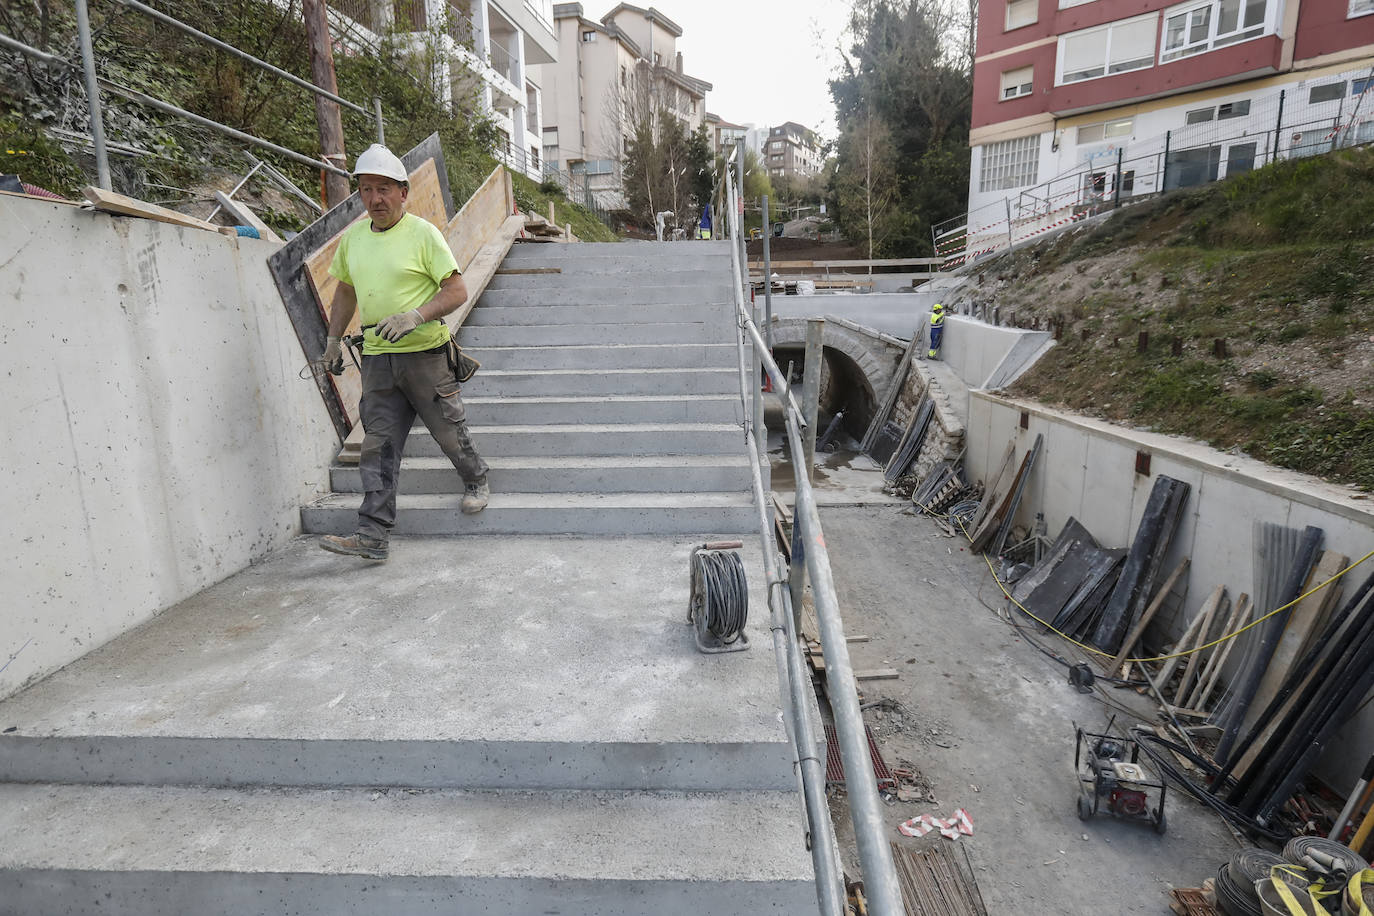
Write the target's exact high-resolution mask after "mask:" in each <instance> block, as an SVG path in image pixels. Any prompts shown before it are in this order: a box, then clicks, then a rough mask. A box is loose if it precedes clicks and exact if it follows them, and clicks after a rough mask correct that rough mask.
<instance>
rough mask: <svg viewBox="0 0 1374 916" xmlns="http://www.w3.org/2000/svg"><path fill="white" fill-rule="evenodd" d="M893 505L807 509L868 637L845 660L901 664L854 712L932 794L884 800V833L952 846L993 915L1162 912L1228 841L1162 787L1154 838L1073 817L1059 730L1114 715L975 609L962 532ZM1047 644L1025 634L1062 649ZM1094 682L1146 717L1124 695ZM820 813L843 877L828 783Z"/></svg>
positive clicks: (971, 564)
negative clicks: (908, 829) (826, 819)
mask: <svg viewBox="0 0 1374 916" xmlns="http://www.w3.org/2000/svg"><path fill="white" fill-rule="evenodd" d="M789 496H790V494H789ZM903 513H904V510H903V509H901V508H898V507H893V506H879V507H872V506H870V507H851V508H841V507H823V508H822V509H821V524H822V527H823V528H824V530H825V536H826V543H827V545H828V546H829V550H830V557H831V565H832V568H833V570H834V574H835V583H836V589H837V591H838V593H839V599H840V605H841V608H842V611H843V614H844V626H845V632H846V633H847V634H848V635H850V636H855V635H865V636H868V637H870V641H868V642H864V643H854V644H852V645H851V646H850V656H851V658H852V660H853V663H854V667H855V669H857V670H862V669H866V668H878V667H894V668H897V669H899V670H900V672H901V675H900V677H899V678H898V679H896V680H883V681H865V682H864V686H863V697H862V699H863V701H864V702H865V703H868V702H872V701H877V700H883V699H887V700H891V701H894V702H895V707H894V708H890V709H882V708H877V707H875V708H871V709H869V710H867V711H866V712H865V716H866V720H867V722H868V724H869V727H870V729H871V730H872V732H873V734H874V737H875V739H876V740H877V742H878V745H879V748H880V750H881V752H882V754H883V757H884V759H885V760H886V762H887V763H888V765H889V766H897V765H898V764H904V765H911V766H913V767H914V768H915V769H916V770H917V771H918V772H919V773H920V775H921V778H922V779H923V781H924V783H925V784H926V785H928V786H929V788H930V791H931V793H932V794H933V796H934V798H935V801H929V800H926V801H923V802H897V803H894V804H891V805H890V806H888V807H887V808H886V809H885V814H886V821H887V823H888V825H889V828H890V833H889V838H890V839H891V840H893V841H895V842H899V843H901V844H903V845H911V846H921V845H925V844H930V843H950V842H958V843H961V844H966V846H967V850H968V852H969V855H970V857H971V859H972V862H973V865H974V867H975V869H976V873H977V877H978V883H979V887H980V889H981V891H982V895H983V898H984V900H985V901H986V903H987V907H988V912H989V913H992V914H994V916H995V914H1001V913H1023V912H1047V913H1048V912H1053V913H1074V914H1078V913H1094V914H1098V913H1100V914H1127V913H1149V914H1156V913H1157V914H1166V913H1168V912H1169V905H1168V904H1169V900H1168V891H1169V889H1170V888H1171V887H1196V886H1198V885H1200V884H1201V883H1202V881H1203V880H1204V879H1206V878H1208V877H1210V876H1214V875H1215V874H1216V869H1217V866H1218V865H1219V864H1220V863H1221V862H1222V861H1224V860H1225V859H1226V858H1227V857H1229V856H1230V854H1231V853H1232V852H1233V851H1234V850H1235V849H1236V848H1237V844H1236V842H1235V841H1234V840H1233V839H1232V836H1231V834H1230V832H1229V830H1228V829H1227V827H1226V826H1225V825H1224V824H1223V823H1222V822H1221V821H1220V820H1219V819H1218V818H1216V817H1214V816H1213V815H1212V814H1211V813H1210V812H1209V811H1207V810H1206V809H1204V808H1202V807H1201V806H1200V805H1198V804H1197V803H1196V802H1194V801H1193V800H1192V799H1191V798H1189V797H1187V796H1186V795H1185V794H1184V793H1183V792H1181V791H1175V790H1174V789H1173V788H1170V790H1169V793H1168V797H1167V820H1168V825H1169V828H1168V833H1167V835H1165V836H1163V837H1160V836H1157V835H1156V834H1155V833H1154V832H1153V831H1152V830H1151V828H1150V827H1149V826H1148V825H1146V824H1141V823H1129V822H1125V821H1117V820H1112V819H1110V818H1095V819H1093V820H1090V821H1087V822H1083V821H1080V820H1079V819H1078V817H1077V815H1076V812H1075V799H1076V797H1077V786H1076V782H1075V777H1074V771H1073V753H1074V725H1075V723H1077V724H1079V725H1082V726H1083V727H1085V728H1089V729H1090V730H1097V731H1100V730H1102V727H1103V726H1105V725H1106V724H1107V720H1108V718H1109V717H1110V716H1111V715H1112V714H1113V713H1114V712H1118V711H1117V710H1113V709H1111V708H1108V707H1107V706H1104V705H1103V704H1102V703H1100V702H1098V700H1097V697H1098V694H1091V695H1086V696H1085V695H1080V694H1078V693H1077V692H1075V691H1074V689H1073V688H1071V687H1069V685H1068V684H1067V673H1066V670H1065V668H1064V667H1063V666H1061V665H1059V664H1057V663H1056V662H1054V661H1052V660H1051V659H1049V658H1047V657H1045V656H1044V655H1043V654H1041V653H1040V652H1039V651H1038V650H1037V649H1035V648H1034V647H1032V646H1031V645H1030V644H1029V643H1027V642H1026V641H1025V640H1024V639H1023V638H1021V636H1020V635H1019V634H1018V631H1017V630H1016V629H1014V628H1013V627H1012V626H1011V625H1010V624H1009V623H1008V622H1007V621H1005V620H1004V619H1002V618H1000V617H999V616H998V615H997V614H996V613H994V611H992V610H990V609H989V608H988V607H986V606H985V605H984V603H983V602H984V601H985V602H986V603H987V604H989V605H992V606H994V607H997V606H1000V603H1001V602H999V601H998V600H997V599H999V598H1000V597H1001V593H1000V592H999V591H998V588H997V585H996V584H995V583H994V582H993V580H992V578H991V575H990V573H989V571H988V568H987V566H986V565H985V564H984V562H983V560H982V558H981V557H978V556H976V555H972V554H971V553H970V552H969V550H968V544H967V542H965V541H963V539H961V538H948V537H945V536H943V535H942V534H941V533H940V532H939V531H938V529H937V528H936V526H935V525H934V524H933V523H932V522H931V521H930V520H929V519H925V518H922V517H917V516H912V515H906V514H903ZM1034 635H1036V638H1037V639H1040V637H1039V636H1038V634H1034ZM1053 639H1054V638H1053V637H1049V638H1044V639H1040V641H1041V642H1042V643H1044V644H1045V645H1047V646H1049V647H1050V648H1053V649H1055V650H1056V651H1060V652H1061V653H1062V652H1063V651H1064V650H1063V646H1062V644H1060V643H1058V642H1056V641H1053ZM1075 660H1076V659H1075ZM1105 692H1106V694H1107V695H1108V696H1110V697H1111V699H1113V700H1115V701H1118V702H1121V703H1127V704H1130V705H1133V706H1135V707H1138V708H1139V709H1140V711H1141V712H1142V713H1144V714H1146V715H1149V714H1151V712H1150V711H1149V710H1150V707H1147V706H1146V705H1145V704H1144V703H1142V702H1141V698H1140V697H1138V696H1137V695H1136V693H1135V692H1134V691H1132V690H1116V689H1112V688H1107V689H1106V691H1105ZM1129 724H1132V720H1131V717H1130V716H1128V715H1126V714H1125V713H1122V714H1120V715H1118V718H1117V725H1118V726H1125V725H1129ZM1151 724H1153V723H1151ZM960 807H962V808H964V809H965V810H967V812H968V813H969V815H970V817H971V819H972V821H973V827H974V833H973V835H972V836H971V837H961V838H960V839H959V840H957V841H950V840H946V839H942V838H940V836H939V835H938V834H934V833H933V834H928V835H927V836H926V837H924V838H922V839H911V838H907V837H904V836H902V835H900V834H899V833H898V831H897V825H898V824H900V823H901V822H902V821H904V820H906V819H908V818H910V817H913V816H915V815H918V814H933V815H935V816H937V817H948V816H951V815H952V814H953V812H954V810H955V809H956V808H960ZM832 810H834V812H835V818H836V831H837V833H838V835H839V838H840V844H841V848H842V849H843V850H844V851H845V857H846V869H847V870H848V871H849V873H850V874H851V876H856V875H857V874H858V868H857V857H856V856H855V853H854V843H853V835H852V830H851V828H850V826H849V823H848V817H847V815H846V814H845V813H844V803H843V793H842V792H841V793H838V795H837V797H836V798H834V799H832Z"/></svg>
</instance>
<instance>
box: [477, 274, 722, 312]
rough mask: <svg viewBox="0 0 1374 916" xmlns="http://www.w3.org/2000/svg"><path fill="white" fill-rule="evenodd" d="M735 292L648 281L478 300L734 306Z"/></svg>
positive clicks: (552, 286) (512, 292)
mask: <svg viewBox="0 0 1374 916" xmlns="http://www.w3.org/2000/svg"><path fill="white" fill-rule="evenodd" d="M734 295H735V294H734V291H733V289H732V288H731V287H730V284H729V283H728V282H726V281H719V280H710V281H706V282H683V283H674V284H667V283H660V282H657V281H654V280H645V281H644V282H639V283H624V284H620V285H614V286H613V285H608V284H601V285H571V284H558V283H553V282H550V283H549V284H547V285H544V286H529V287H525V288H521V289H501V288H497V289H492V288H491V287H488V288H487V289H486V291H485V292H483V293H482V295H481V297H480V298H479V299H478V300H477V305H478V307H485V306H502V307H511V308H518V307H520V306H526V305H541V306H549V305H614V304H617V303H620V304H631V305H663V304H666V305H672V304H675V303H681V302H719V303H727V304H733V303H734V301H735V299H734Z"/></svg>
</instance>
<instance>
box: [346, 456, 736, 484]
mask: <svg viewBox="0 0 1374 916" xmlns="http://www.w3.org/2000/svg"><path fill="white" fill-rule="evenodd" d="M485 461H486V462H487V465H488V466H489V467H491V468H492V469H494V470H513V469H516V468H520V469H527V468H534V469H538V468H552V469H560V470H572V469H578V468H668V469H673V468H715V467H741V468H747V467H749V457H748V456H747V455H745V454H743V453H740V454H738V455H550V456H547V457H544V456H540V455H508V456H505V457H492V458H487V459H485ZM348 466H349V467H350V468H356V467H357V465H356V463H355V464H352V465H348ZM401 467H402V468H403V469H404V468H415V469H417V470H418V469H426V468H440V469H442V470H446V471H451V470H453V462H451V461H449V460H448V458H446V457H443V456H431V455H406V456H404V457H402V458H401ZM402 479H404V478H402Z"/></svg>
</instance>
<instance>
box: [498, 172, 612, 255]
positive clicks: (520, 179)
mask: <svg viewBox="0 0 1374 916" xmlns="http://www.w3.org/2000/svg"><path fill="white" fill-rule="evenodd" d="M511 177H512V178H513V179H514V188H515V202H516V204H517V205H518V206H519V207H520V209H521V210H524V211H525V212H527V213H537V214H539V215H540V216H543V217H545V218H547V217H548V215H549V204H550V203H552V204H553V207H554V211H553V212H554V216H556V217H558V225H560V226H565V225H568V224H571V225H572V231H573V235H575V236H577V237H578V238H579V239H581V240H582V241H584V242H618V241H620V237H619V236H617V235H616V234H615V233H614V232H612V231H611V230H610V229H609V228H608V227H607V226H606V224H605V223H603V222H601V220H599V219H597V218H596V215H595V214H593V213H592V212H591V211H590V210H588V209H587V208H586V207H583V206H582V205H581V204H575V203H573V202H572V201H570V200H568V199H567V198H566V197H564V196H563V193H562V192H561V191H553V192H548V191H544V190H542V189H541V186H540V185H538V184H536V183H535V182H533V181H531V180H530V179H528V178H526V177H525V176H524V175H518V174H516V173H514V172H512V173H511Z"/></svg>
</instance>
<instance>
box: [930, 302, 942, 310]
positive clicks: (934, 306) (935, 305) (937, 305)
mask: <svg viewBox="0 0 1374 916" xmlns="http://www.w3.org/2000/svg"><path fill="white" fill-rule="evenodd" d="M930 310H931V311H932V312H943V311H944V310H945V307H944V306H943V305H941V304H940V303H938V302H937V303H935V304H934V305H932V306H931V307H930Z"/></svg>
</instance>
